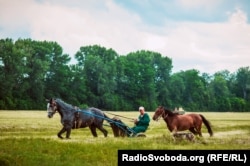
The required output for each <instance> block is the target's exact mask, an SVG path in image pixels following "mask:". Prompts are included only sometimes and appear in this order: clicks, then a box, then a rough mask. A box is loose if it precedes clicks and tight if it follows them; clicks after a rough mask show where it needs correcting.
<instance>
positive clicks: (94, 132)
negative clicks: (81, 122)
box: [89, 125, 97, 137]
mask: <svg viewBox="0 0 250 166" xmlns="http://www.w3.org/2000/svg"><path fill="white" fill-rule="evenodd" d="M89 129H90V131H91V133H92V135H93V136H94V137H97V133H96V127H95V126H93V125H90V126H89Z"/></svg>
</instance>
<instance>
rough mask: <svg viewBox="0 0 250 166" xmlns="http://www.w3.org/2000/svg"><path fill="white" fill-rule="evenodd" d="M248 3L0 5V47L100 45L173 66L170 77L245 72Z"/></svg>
mask: <svg viewBox="0 0 250 166" xmlns="http://www.w3.org/2000/svg"><path fill="white" fill-rule="evenodd" d="M249 23H250V1H249V0H8V1H6V0H0V39H5V38H11V39H13V40H14V41H16V40H17V39H20V38H21V39H27V38H30V39H32V40H39V41H44V40H46V41H55V42H57V43H58V44H59V45H60V46H61V47H62V48H63V53H65V54H69V55H70V57H71V58H72V62H71V63H75V62H76V61H74V54H75V53H76V52H77V51H78V50H79V49H80V47H81V46H89V45H100V46H102V47H105V48H107V49H109V48H112V49H113V50H115V51H116V52H117V53H118V54H119V55H126V54H128V53H131V52H136V51H139V50H148V51H154V52H158V53H160V54H161V55H162V56H167V57H169V58H170V59H172V65H173V69H172V73H175V72H179V71H186V70H190V69H196V70H198V71H200V73H209V74H214V73H215V72H219V71H223V70H228V71H230V72H231V73H233V72H236V71H237V70H238V69H239V68H241V67H247V66H250V24H249Z"/></svg>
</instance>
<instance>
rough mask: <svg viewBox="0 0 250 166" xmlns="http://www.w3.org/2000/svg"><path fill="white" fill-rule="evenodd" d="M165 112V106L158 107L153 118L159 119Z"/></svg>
mask: <svg viewBox="0 0 250 166" xmlns="http://www.w3.org/2000/svg"><path fill="white" fill-rule="evenodd" d="M164 113H165V108H164V107H163V106H159V107H157V108H156V110H155V113H154V115H153V120H155V121H158V120H159V119H160V118H161V117H162V116H163V114H164Z"/></svg>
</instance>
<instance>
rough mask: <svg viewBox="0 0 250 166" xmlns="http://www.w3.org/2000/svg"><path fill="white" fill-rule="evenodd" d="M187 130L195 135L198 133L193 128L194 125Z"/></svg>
mask: <svg viewBox="0 0 250 166" xmlns="http://www.w3.org/2000/svg"><path fill="white" fill-rule="evenodd" d="M189 131H191V132H192V133H193V134H194V135H197V134H198V132H197V131H195V128H194V127H191V128H190V129H189Z"/></svg>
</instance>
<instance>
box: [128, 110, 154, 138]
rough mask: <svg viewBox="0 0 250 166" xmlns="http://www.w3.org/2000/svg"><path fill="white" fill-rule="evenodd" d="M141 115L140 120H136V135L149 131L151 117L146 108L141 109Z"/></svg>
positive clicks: (134, 129)
mask: <svg viewBox="0 0 250 166" xmlns="http://www.w3.org/2000/svg"><path fill="white" fill-rule="evenodd" d="M139 111H140V115H139V117H138V119H135V120H134V123H135V126H134V127H132V129H133V131H135V133H136V134H137V133H140V132H145V131H146V130H147V129H148V126H149V122H150V117H149V115H148V114H147V113H146V112H145V109H144V107H142V106H141V107H139Z"/></svg>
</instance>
